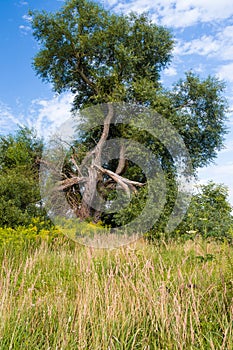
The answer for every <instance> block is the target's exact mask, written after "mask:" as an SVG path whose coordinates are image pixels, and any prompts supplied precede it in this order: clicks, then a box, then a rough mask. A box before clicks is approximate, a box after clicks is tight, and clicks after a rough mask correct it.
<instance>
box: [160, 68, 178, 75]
mask: <svg viewBox="0 0 233 350" xmlns="http://www.w3.org/2000/svg"><path fill="white" fill-rule="evenodd" d="M163 75H164V76H169V77H174V76H176V75H177V70H176V68H175V67H174V66H171V67H168V68H166V69H164V71H163Z"/></svg>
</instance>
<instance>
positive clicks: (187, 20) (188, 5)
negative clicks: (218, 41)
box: [105, 0, 233, 28]
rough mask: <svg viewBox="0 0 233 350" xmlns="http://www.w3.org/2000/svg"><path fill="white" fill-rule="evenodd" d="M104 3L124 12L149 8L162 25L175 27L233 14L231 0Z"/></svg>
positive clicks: (111, 1)
mask: <svg viewBox="0 0 233 350" xmlns="http://www.w3.org/2000/svg"><path fill="white" fill-rule="evenodd" d="M105 3H106V4H108V5H109V6H110V7H112V8H113V9H114V10H115V11H118V12H124V13H128V12H130V11H136V12H145V11H148V10H150V12H151V13H152V14H153V18H154V19H158V18H159V19H160V23H161V24H162V25H166V26H172V27H177V28H182V27H188V26H191V25H194V24H197V23H205V22H211V21H218V20H222V19H227V18H230V17H231V16H232V15H233V2H232V0H222V1H219V0H205V1H203V0H174V1H170V0H163V1H162V0H136V1H135V0H134V1H127V0H123V1H114V0H105Z"/></svg>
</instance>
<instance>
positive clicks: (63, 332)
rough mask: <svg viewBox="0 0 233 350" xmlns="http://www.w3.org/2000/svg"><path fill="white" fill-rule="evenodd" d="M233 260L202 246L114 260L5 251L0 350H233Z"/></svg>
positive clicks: (50, 251)
mask: <svg viewBox="0 0 233 350" xmlns="http://www.w3.org/2000/svg"><path fill="white" fill-rule="evenodd" d="M232 259H233V250H232V248H231V247H229V246H228V245H227V244H225V243H221V244H220V243H218V244H216V243H214V242H207V241H206V240H205V241H202V240H201V239H199V240H196V241H187V242H186V243H185V244H179V243H177V242H171V243H168V244H163V243H161V245H159V246H156V245H147V244H145V243H143V242H138V243H137V244H135V245H131V246H127V247H125V248H121V249H118V250H113V251H109V250H108V251H106V250H94V251H92V250H91V249H89V248H84V247H81V246H78V245H75V246H74V245H73V244H71V242H69V241H65V240H63V241H62V240H61V239H58V240H55V241H54V242H53V244H52V245H51V244H49V243H46V242H42V244H38V245H37V247H35V246H30V245H29V246H28V245H27V246H26V247H25V246H21V247H20V248H18V249H17V248H15V246H13V245H12V244H10V243H8V245H5V247H4V249H3V248H0V266H1V269H0V287H1V307H0V314H1V315H0V317H1V326H0V348H1V349H2V350H8V349H24V350H26V349H28V350H29V349H38V350H39V349H40V350H42V349H74V350H76V349H86V350H89V349H92V350H95V349H96V350H99V349H103V350H105V349H106V350H108V349H111V350H114V349H117V350H121V349H122V350H123V349H125V350H127V349H129V350H130V349H140V350H141V349H151V350H153V349H156V350H157V349H161V350H163V349H171V350H175V349H177V350H182V349H184V350H186V349H190V350H194V349H195V350H196V349H200V350H206V349H213V350H218V349H219V350H220V349H226V350H227V349H229V350H231V349H232V347H233V327H232V325H233V323H232V316H233V304H232V298H233V284H232V281H233V268H232Z"/></svg>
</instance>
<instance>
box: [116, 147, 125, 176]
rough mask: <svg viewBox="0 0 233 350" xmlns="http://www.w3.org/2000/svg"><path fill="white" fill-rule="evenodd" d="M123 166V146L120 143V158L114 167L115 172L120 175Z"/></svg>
mask: <svg viewBox="0 0 233 350" xmlns="http://www.w3.org/2000/svg"><path fill="white" fill-rule="evenodd" d="M124 168H125V146H124V145H123V144H122V145H121V149H120V159H119V163H118V166H117V169H116V174H118V175H120V174H121V173H122V172H123V170H124Z"/></svg>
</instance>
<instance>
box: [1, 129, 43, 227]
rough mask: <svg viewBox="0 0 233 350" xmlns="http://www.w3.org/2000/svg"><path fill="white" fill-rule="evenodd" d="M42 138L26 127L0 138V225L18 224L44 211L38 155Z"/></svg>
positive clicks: (40, 150)
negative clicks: (41, 202)
mask: <svg viewBox="0 0 233 350" xmlns="http://www.w3.org/2000/svg"><path fill="white" fill-rule="evenodd" d="M41 154H42V141H41V140H39V139H38V138H36V135H35V134H34V133H33V131H31V130H29V129H27V128H22V129H20V130H18V132H16V134H15V135H8V136H2V137H1V138H0V198H1V200H0V226H1V227H3V226H10V227H15V226H17V225H20V224H26V223H28V222H29V221H30V218H31V217H33V216H36V215H42V214H43V213H42V211H41V210H40V207H38V206H37V205H36V202H37V201H39V199H40V191H39V184H38V182H39V181H38V170H39V169H38V168H39V164H38V163H37V159H39V158H40V157H41Z"/></svg>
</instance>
